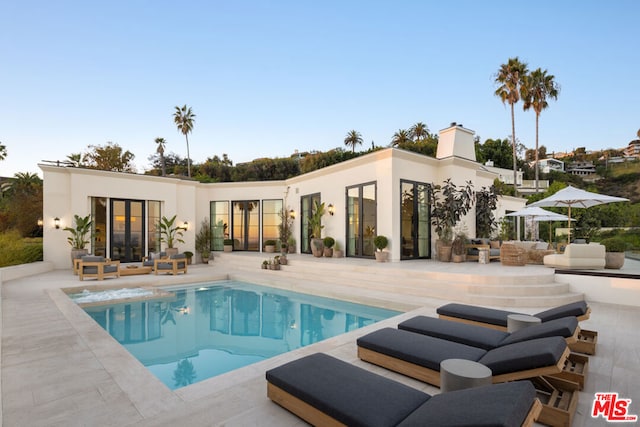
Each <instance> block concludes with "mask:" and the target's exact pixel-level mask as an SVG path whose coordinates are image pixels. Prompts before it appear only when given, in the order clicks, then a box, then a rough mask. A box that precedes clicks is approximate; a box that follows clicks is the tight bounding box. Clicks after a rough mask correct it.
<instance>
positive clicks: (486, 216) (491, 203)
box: [476, 185, 500, 237]
mask: <svg viewBox="0 0 640 427" xmlns="http://www.w3.org/2000/svg"><path fill="white" fill-rule="evenodd" d="M499 195H500V192H499V191H498V189H497V188H496V187H495V186H494V185H492V186H491V187H489V188H487V187H482V188H481V189H480V191H478V192H477V193H476V237H489V236H491V235H492V234H493V232H494V231H495V230H496V228H497V227H498V224H497V222H496V218H495V215H494V214H493V213H494V211H495V210H496V208H497V207H498V196H499Z"/></svg>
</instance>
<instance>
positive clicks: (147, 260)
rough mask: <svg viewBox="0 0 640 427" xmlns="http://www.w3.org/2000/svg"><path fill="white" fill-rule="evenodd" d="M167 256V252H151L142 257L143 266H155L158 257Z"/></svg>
mask: <svg viewBox="0 0 640 427" xmlns="http://www.w3.org/2000/svg"><path fill="white" fill-rule="evenodd" d="M164 258H167V253H166V252H164V251H162V252H149V256H148V257H147V256H146V257H142V266H143V267H151V268H154V265H155V260H156V259H164Z"/></svg>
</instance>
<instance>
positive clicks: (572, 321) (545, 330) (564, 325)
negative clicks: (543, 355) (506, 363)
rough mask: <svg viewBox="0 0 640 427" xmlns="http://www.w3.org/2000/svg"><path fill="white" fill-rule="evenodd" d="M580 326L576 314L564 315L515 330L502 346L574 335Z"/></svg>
mask: <svg viewBox="0 0 640 427" xmlns="http://www.w3.org/2000/svg"><path fill="white" fill-rule="evenodd" d="M577 327H578V319H576V318H575V316H571V317H563V318H561V319H555V320H550V321H548V322H544V323H540V324H537V325H533V326H529V327H527V328H524V329H520V330H519V331H516V332H513V333H512V334H510V335H509V336H507V337H506V338H505V339H504V340H503V341H502V342H501V343H500V346H503V345H508V344H513V343H516V342H521V341H527V340H532V339H536V338H546V337H563V338H569V337H570V336H572V335H573V334H574V333H575V331H576V328H577Z"/></svg>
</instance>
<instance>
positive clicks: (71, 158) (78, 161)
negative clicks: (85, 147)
mask: <svg viewBox="0 0 640 427" xmlns="http://www.w3.org/2000/svg"><path fill="white" fill-rule="evenodd" d="M67 161H68V162H69V163H70V164H71V165H72V166H73V167H74V168H79V167H83V166H84V162H83V161H82V153H71V154H69V155H68V156H67Z"/></svg>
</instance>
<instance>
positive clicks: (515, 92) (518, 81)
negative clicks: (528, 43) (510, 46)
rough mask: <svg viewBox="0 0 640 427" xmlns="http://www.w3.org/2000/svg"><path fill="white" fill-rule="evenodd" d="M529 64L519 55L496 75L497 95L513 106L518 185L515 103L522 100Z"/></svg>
mask: <svg viewBox="0 0 640 427" xmlns="http://www.w3.org/2000/svg"><path fill="white" fill-rule="evenodd" d="M527 72H528V70H527V64H526V63H524V62H520V60H519V59H518V57H517V56H516V57H515V58H509V61H508V62H507V63H506V64H502V65H501V66H500V69H499V70H498V72H497V74H496V76H495V83H496V84H497V85H498V88H497V89H496V91H495V95H496V96H497V97H499V98H500V100H501V101H502V103H503V104H509V106H510V108H511V143H512V144H513V185H514V187H515V186H516V183H517V177H518V169H517V168H518V166H517V163H516V158H517V155H516V144H517V139H516V119H515V113H514V107H513V106H514V105H515V104H516V103H517V102H518V101H519V100H520V95H521V92H522V87H523V82H524V78H525V76H526V75H527Z"/></svg>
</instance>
